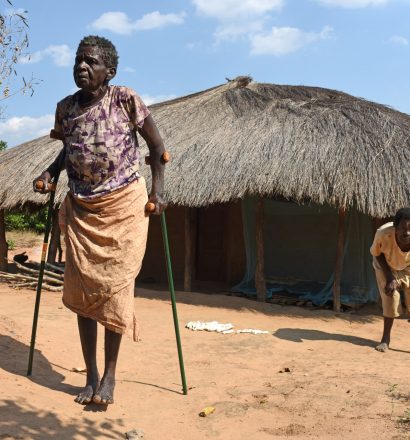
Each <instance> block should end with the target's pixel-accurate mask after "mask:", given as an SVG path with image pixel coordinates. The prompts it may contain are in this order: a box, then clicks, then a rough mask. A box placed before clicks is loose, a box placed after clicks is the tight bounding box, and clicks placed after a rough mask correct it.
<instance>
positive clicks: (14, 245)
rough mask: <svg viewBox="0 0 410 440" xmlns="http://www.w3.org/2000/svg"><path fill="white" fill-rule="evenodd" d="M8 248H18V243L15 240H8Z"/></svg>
mask: <svg viewBox="0 0 410 440" xmlns="http://www.w3.org/2000/svg"><path fill="white" fill-rule="evenodd" d="M7 248H8V249H9V250H10V251H12V250H13V249H15V248H16V243H15V242H14V241H13V240H7Z"/></svg>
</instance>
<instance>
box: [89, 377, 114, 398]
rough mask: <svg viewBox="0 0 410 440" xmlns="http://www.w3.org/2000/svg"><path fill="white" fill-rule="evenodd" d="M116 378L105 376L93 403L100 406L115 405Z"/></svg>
mask: <svg viewBox="0 0 410 440" xmlns="http://www.w3.org/2000/svg"><path fill="white" fill-rule="evenodd" d="M114 388H115V378H114V377H113V376H109V375H107V376H104V377H103V378H102V381H101V385H100V387H99V388H98V391H97V392H96V393H95V394H94V397H93V402H94V403H99V404H100V405H109V404H111V403H114Z"/></svg>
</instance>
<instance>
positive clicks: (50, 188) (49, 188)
mask: <svg viewBox="0 0 410 440" xmlns="http://www.w3.org/2000/svg"><path fill="white" fill-rule="evenodd" d="M50 137H51V138H53V139H60V140H62V139H61V137H60V136H59V135H58V134H57V133H56V132H55V131H54V130H51V132H50ZM63 160H64V154H62V155H61V157H60V160H59V164H58V165H59V166H58V169H57V173H56V175H55V176H54V178H53V183H49V184H48V185H47V189H46V190H47V192H50V200H49V202H48V210H47V220H46V227H45V233H44V241H43V249H42V252H41V262H40V270H39V273H38V282H37V292H36V302H35V305H34V317H33V327H32V330H31V342H30V353H29V357H28V368H27V376H31V372H32V369H33V355H34V346H35V344H36V333H37V322H38V313H39V310H40V299H41V287H42V285H43V276H44V268H45V265H46V258H47V250H48V237H49V235H50V229H51V219H52V215H53V207H54V199H55V194H56V188H57V182H58V179H59V177H60V170H61V166H62V165H63ZM36 188H37V189H39V190H41V189H42V188H43V181H42V180H39V181H37V182H36Z"/></svg>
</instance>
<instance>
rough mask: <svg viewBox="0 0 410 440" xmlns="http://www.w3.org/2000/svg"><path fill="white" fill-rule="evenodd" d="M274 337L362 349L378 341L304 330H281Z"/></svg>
mask: <svg viewBox="0 0 410 440" xmlns="http://www.w3.org/2000/svg"><path fill="white" fill-rule="evenodd" d="M273 336H275V337H276V338H279V339H284V340H286V341H291V342H303V341H306V340H307V341H340V342H347V343H348V344H354V345H360V346H362V347H372V348H374V346H375V345H376V341H374V340H372V339H366V338H360V337H358V336H351V335H344V334H340V333H328V332H324V331H321V330H312V329H304V328H280V329H278V330H276V331H275V332H274V333H273Z"/></svg>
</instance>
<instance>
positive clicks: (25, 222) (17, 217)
mask: <svg viewBox="0 0 410 440" xmlns="http://www.w3.org/2000/svg"><path fill="white" fill-rule="evenodd" d="M46 218H47V208H43V209H41V210H40V211H37V212H35V213H34V214H30V213H25V212H7V213H6V216H5V222H6V231H34V232H37V233H38V234H41V233H42V232H44V230H45V225H46Z"/></svg>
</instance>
